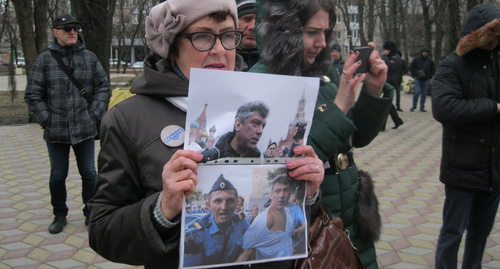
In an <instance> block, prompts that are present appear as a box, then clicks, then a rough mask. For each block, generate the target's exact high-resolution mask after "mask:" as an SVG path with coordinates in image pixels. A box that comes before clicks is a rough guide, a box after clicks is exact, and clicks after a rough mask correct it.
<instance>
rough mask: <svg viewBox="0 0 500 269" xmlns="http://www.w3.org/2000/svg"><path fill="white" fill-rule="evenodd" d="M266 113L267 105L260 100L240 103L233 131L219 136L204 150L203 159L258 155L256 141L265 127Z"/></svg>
mask: <svg viewBox="0 0 500 269" xmlns="http://www.w3.org/2000/svg"><path fill="white" fill-rule="evenodd" d="M268 113H269V107H268V106H267V105H266V104H265V103H264V102H262V101H253V102H249V103H245V104H243V105H241V106H240V107H239V108H238V111H237V112H236V116H235V119H234V129H233V131H232V132H227V133H226V134H224V135H223V136H222V137H221V138H219V140H217V144H215V147H213V148H211V149H209V150H206V151H204V152H203V153H202V154H203V157H204V159H205V160H207V161H212V160H216V159H220V158H225V157H251V158H258V157H260V155H261V152H260V151H259V149H258V148H257V143H259V140H260V138H261V137H262V133H263V131H264V127H266V118H267V114H268Z"/></svg>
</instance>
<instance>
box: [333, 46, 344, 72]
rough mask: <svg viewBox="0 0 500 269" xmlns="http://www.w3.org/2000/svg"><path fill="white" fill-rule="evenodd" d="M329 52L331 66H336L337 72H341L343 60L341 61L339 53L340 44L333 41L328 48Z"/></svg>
mask: <svg viewBox="0 0 500 269" xmlns="http://www.w3.org/2000/svg"><path fill="white" fill-rule="evenodd" d="M330 54H331V55H332V58H333V66H334V67H335V68H337V70H338V71H339V74H340V73H342V70H343V69H344V62H343V61H342V55H340V45H339V44H337V43H334V44H333V45H332V47H331V49H330Z"/></svg>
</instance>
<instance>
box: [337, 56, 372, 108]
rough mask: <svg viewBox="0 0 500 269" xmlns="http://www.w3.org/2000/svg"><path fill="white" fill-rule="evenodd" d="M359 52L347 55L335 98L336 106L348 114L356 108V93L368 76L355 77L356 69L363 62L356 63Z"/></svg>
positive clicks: (359, 75)
mask: <svg viewBox="0 0 500 269" xmlns="http://www.w3.org/2000/svg"><path fill="white" fill-rule="evenodd" d="M358 55H359V52H353V51H352V50H351V51H350V52H349V55H347V59H346V60H345V62H344V71H342V75H341V77H340V84H339V91H338V93H337V96H336V97H335V101H333V103H335V105H337V107H338V108H339V109H340V110H342V112H344V114H347V112H348V111H349V110H350V109H351V108H352V107H353V106H354V103H355V102H356V91H357V90H358V88H359V84H360V83H361V82H362V81H363V80H364V79H365V77H366V74H357V75H356V76H354V72H356V69H358V67H360V66H361V61H357V62H356V58H357V57H358Z"/></svg>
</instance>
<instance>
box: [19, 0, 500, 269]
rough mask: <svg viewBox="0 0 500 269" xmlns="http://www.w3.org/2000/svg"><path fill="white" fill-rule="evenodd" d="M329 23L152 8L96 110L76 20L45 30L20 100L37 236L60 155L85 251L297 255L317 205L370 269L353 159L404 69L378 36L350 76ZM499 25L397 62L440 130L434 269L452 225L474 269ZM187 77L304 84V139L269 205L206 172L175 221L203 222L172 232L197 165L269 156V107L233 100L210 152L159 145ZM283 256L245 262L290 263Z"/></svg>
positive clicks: (311, 9) (484, 214) (310, 7)
mask: <svg viewBox="0 0 500 269" xmlns="http://www.w3.org/2000/svg"><path fill="white" fill-rule="evenodd" d="M193 7H196V8H193ZM335 23H336V14H335V6H334V4H333V1H330V0H311V1H305V0H304V1H295V3H294V5H290V4H289V1H285V0H256V1H255V0H236V1H235V0H207V1H202V2H200V1H195V0H168V1H165V2H162V3H160V4H157V5H156V6H154V7H153V8H152V9H151V11H150V13H149V16H147V18H146V21H145V28H146V40H147V43H148V45H149V47H150V48H151V49H152V51H153V53H152V54H151V55H149V56H148V57H147V58H146V59H145V61H144V73H143V74H142V75H140V76H139V77H138V78H137V79H136V80H135V81H134V82H133V84H132V87H131V92H132V93H134V94H135V95H134V96H133V97H130V98H129V99H127V100H124V101H122V102H120V103H119V104H117V105H115V106H114V107H113V108H112V109H109V111H107V105H108V102H109V98H110V90H109V81H108V77H107V75H106V72H105V71H104V69H103V67H102V65H101V64H100V63H99V61H98V59H97V57H96V56H95V54H93V53H92V52H90V51H88V50H86V49H85V47H84V44H83V40H82V39H81V37H80V36H79V34H78V33H79V29H80V27H81V25H82V23H81V22H79V21H77V20H76V19H75V18H74V17H73V16H71V15H69V14H61V15H58V16H57V17H56V18H55V19H54V21H53V23H52V33H53V36H54V42H53V43H52V44H51V45H50V46H49V50H47V51H46V52H44V53H42V54H40V56H39V57H38V58H37V59H36V61H35V63H34V65H33V68H32V70H31V73H30V75H29V79H28V83H27V86H26V94H25V100H26V102H27V104H28V106H29V109H30V113H31V115H32V116H33V118H34V120H35V121H36V122H37V123H39V124H40V125H41V127H42V128H43V129H44V139H45V141H46V143H47V150H48V154H49V158H50V165H51V172H50V178H49V186H50V194H51V204H52V207H53V215H54V219H53V222H52V224H51V225H50V226H49V232H50V233H52V234H57V233H60V232H61V231H62V230H63V228H64V226H65V225H66V224H67V219H66V216H67V214H68V207H67V205H66V184H65V180H66V177H67V174H68V167H69V153H70V149H72V150H73V152H74V154H75V156H76V160H77V165H78V169H79V172H80V174H81V176H82V183H83V184H82V186H83V190H82V200H83V203H84V207H83V214H84V216H85V224H86V225H88V226H89V227H88V228H89V242H90V246H91V247H92V248H93V249H94V250H95V251H96V252H97V253H98V254H100V255H101V256H103V257H104V258H106V259H108V260H110V261H114V262H120V263H126V264H131V265H144V266H146V267H147V268H157V267H158V268H166V267H167V268H177V267H178V266H179V263H180V260H179V258H180V257H179V252H180V248H179V245H180V239H181V237H182V236H181V234H183V233H184V235H185V236H184V242H182V243H183V244H184V247H185V248H184V250H185V254H184V264H183V266H198V265H207V264H225V263H228V264H230V263H234V262H245V261H252V260H262V259H269V258H276V257H293V255H294V254H296V253H305V250H306V246H305V242H304V240H305V236H304V235H305V229H306V219H305V215H304V211H305V210H307V211H310V212H311V217H312V218H314V217H315V215H316V213H317V212H316V210H317V209H318V207H319V205H320V204H322V205H323V206H324V207H325V208H327V209H328V211H330V212H331V213H333V214H334V215H335V216H337V217H340V218H341V219H342V221H343V224H344V227H345V228H346V229H347V230H349V233H350V238H351V240H352V242H353V244H354V246H355V247H356V248H357V249H358V250H359V252H360V256H361V259H362V261H363V264H364V266H365V268H378V264H377V255H376V252H375V246H374V243H375V240H376V238H375V237H374V236H366V233H364V232H360V231H365V230H366V229H367V227H366V225H371V224H370V223H363V222H359V221H356V219H358V218H359V217H360V216H359V215H360V214H363V213H362V211H359V210H358V208H360V207H363V206H368V207H369V206H370V205H366V204H362V203H366V201H368V200H369V199H365V198H366V197H368V196H370V193H366V191H361V189H360V188H359V185H360V177H359V174H358V168H357V165H356V162H355V160H354V157H353V150H354V149H355V148H360V147H364V146H366V145H368V144H370V142H372V141H373V139H375V137H376V136H377V135H378V134H379V131H381V130H384V129H385V125H386V120H387V117H388V116H389V115H390V116H391V118H392V120H393V122H394V127H393V129H397V128H398V127H399V126H401V125H402V124H403V123H404V121H403V120H402V119H401V117H400V116H399V114H398V112H403V110H402V108H401V97H400V96H401V95H400V92H401V83H402V76H403V75H404V74H406V73H407V70H406V63H405V61H404V60H403V58H402V55H401V53H400V51H399V50H398V46H397V44H396V43H395V42H393V41H390V40H386V41H385V42H384V43H383V45H382V49H383V50H382V53H381V54H379V52H378V51H377V46H376V44H375V43H374V42H370V43H369V44H368V45H369V46H371V47H373V48H374V50H373V51H372V52H371V54H370V57H369V60H368V61H369V63H370V69H369V71H368V72H366V73H359V74H358V73H356V70H357V69H358V68H359V67H360V65H361V64H362V63H361V61H359V60H358V59H357V58H358V55H359V53H358V52H355V51H348V52H347V56H346V58H345V59H343V58H342V54H341V51H342V49H341V47H340V45H339V44H337V43H335V38H334V36H333V27H334V26H335ZM499 25H500V10H499V9H498V8H497V7H495V6H494V5H492V4H490V3H486V4H481V5H478V6H476V7H474V8H473V9H472V10H471V11H470V12H469V14H468V16H467V18H466V20H465V22H464V28H463V31H462V39H461V40H460V42H459V44H458V46H457V49H456V51H455V52H453V53H452V54H450V55H449V56H448V57H446V59H444V60H443V61H442V62H441V64H440V65H439V67H437V69H436V65H435V63H434V61H433V60H432V59H431V57H430V50H429V49H428V48H422V50H421V54H420V56H418V57H416V58H415V59H413V60H412V62H411V64H410V67H409V74H410V75H411V77H412V78H413V79H414V85H415V86H414V89H415V91H414V95H413V103H412V107H411V108H410V111H411V112H413V111H415V110H416V109H417V105H418V101H419V99H420V106H419V109H420V111H421V112H426V109H425V102H426V96H427V90H428V87H429V84H430V83H431V80H432V95H433V97H432V113H433V116H434V118H435V119H436V120H437V121H439V122H440V123H441V124H442V125H443V155H442V162H441V173H440V180H441V181H442V182H443V183H444V184H445V192H446V200H445V203H444V208H443V226H442V228H441V231H440V235H439V240H438V244H437V251H436V268H456V265H457V252H458V247H459V244H460V242H461V239H462V236H463V233H464V231H465V230H467V240H466V245H465V253H464V259H463V266H464V268H479V267H480V266H481V258H482V255H483V252H484V247H485V245H486V240H487V237H488V235H489V233H490V231H491V230H492V228H493V223H494V220H495V216H496V212H497V210H498V205H499V201H500V190H499V189H500V188H499V182H500V178H499V177H500V171H499V170H500V165H499V164H500V162H499V159H500V155H499V153H498V150H495V149H496V148H497V147H498V146H499V144H500V138H499V137H500V135H499V130H500V120H499V119H500V118H499V113H500V97H499V96H500V92H499V90H500V88H499V85H500V81H499V77H500V76H498V73H499V72H500V60H499V42H500V31H499V30H498V29H500V27H499ZM257 29H258V30H257ZM284 29H286V31H284ZM478 36H480V37H481V38H478ZM191 68H207V69H217V70H225V71H247V72H255V73H267V74H276V75H289V76H305V77H318V78H319V79H320V85H319V94H318V98H317V100H316V106H315V107H316V110H315V111H314V115H313V120H312V125H311V129H310V132H309V136H308V140H307V145H302V144H300V143H299V142H295V141H299V140H300V139H303V137H300V135H297V137H294V144H293V146H291V147H289V148H287V152H286V154H287V156H301V157H300V158H293V159H291V160H289V161H288V162H287V163H286V164H285V166H286V168H287V170H286V173H284V174H280V175H278V176H276V177H274V178H273V180H272V182H271V191H270V199H269V201H268V202H267V203H266V204H265V205H263V206H261V207H260V208H259V206H258V205H257V204H251V207H250V214H248V215H245V213H244V205H245V200H244V198H243V197H242V196H239V195H238V190H237V189H236V188H235V187H234V185H233V184H232V183H231V180H229V179H227V178H225V177H224V176H223V175H222V174H221V175H220V177H219V178H218V179H217V180H216V181H215V182H214V184H213V186H212V188H211V189H210V190H209V191H208V199H207V200H206V201H205V203H206V206H198V207H197V208H185V209H186V213H187V214H192V213H193V214H194V213H196V214H202V216H200V217H199V218H197V219H196V220H194V221H192V222H190V223H186V225H185V226H184V227H181V226H182V225H181V222H182V221H181V219H182V216H183V214H182V212H183V202H184V197H186V196H189V195H190V194H192V193H193V192H194V191H195V189H196V186H197V184H198V163H200V162H202V161H210V160H214V159H218V158H224V157H277V156H276V155H277V152H278V148H277V143H276V142H271V141H270V143H269V144H268V145H267V148H266V149H265V150H264V149H262V150H259V149H258V148H257V147H256V145H257V142H258V141H259V140H260V138H261V136H262V132H263V130H264V128H265V126H266V118H267V114H268V113H269V108H268V107H267V105H266V104H265V103H263V102H261V101H255V102H248V103H246V104H243V105H241V106H240V108H239V109H238V111H237V112H236V117H235V122H234V129H233V131H231V132H228V133H226V134H225V135H223V136H222V137H221V138H220V139H219V140H218V141H217V143H216V145H215V147H214V148H212V149H208V150H206V151H203V152H196V151H193V150H184V149H183V145H182V143H175V142H174V143H163V141H162V139H161V136H160V134H161V133H162V132H164V130H165V129H167V130H171V129H172V128H174V129H176V130H181V129H182V128H183V126H185V120H186V111H187V93H188V86H189V79H190V70H191ZM359 89H360V90H359ZM394 95H396V99H395V102H396V103H395V105H394V104H393V97H394ZM101 120H102V123H101V125H100V132H99V122H101ZM98 134H99V137H100V143H101V150H100V152H99V155H98V160H97V161H98V162H97V164H98V168H97V171H96V168H95V165H94V162H95V156H94V154H95V153H94V151H95V137H96V135H98ZM292 180H298V181H302V182H304V184H305V185H307V188H306V192H305V193H304V195H303V197H298V195H297V193H294V192H293V190H292V188H291V186H292V183H291V182H292ZM297 201H300V202H297ZM302 201H303V203H302ZM303 204H304V205H305V208H304V207H303V206H302V205H303ZM361 217H362V216H361ZM183 229H184V230H183ZM377 229H378V230H380V229H381V227H375V230H377ZM166 261H168V265H166ZM292 262H293V261H292V260H279V261H274V262H265V263H260V264H256V265H255V268H270V267H276V266H280V267H284V268H291V266H292ZM252 268H254V266H252Z"/></svg>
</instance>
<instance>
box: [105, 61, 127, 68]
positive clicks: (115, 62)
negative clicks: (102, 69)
mask: <svg viewBox="0 0 500 269" xmlns="http://www.w3.org/2000/svg"><path fill="white" fill-rule="evenodd" d="M117 64H118V60H116V59H109V67H111V68H116V65H117ZM125 65H127V63H126V62H124V61H120V67H123V66H125ZM127 66H128V65H127Z"/></svg>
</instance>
